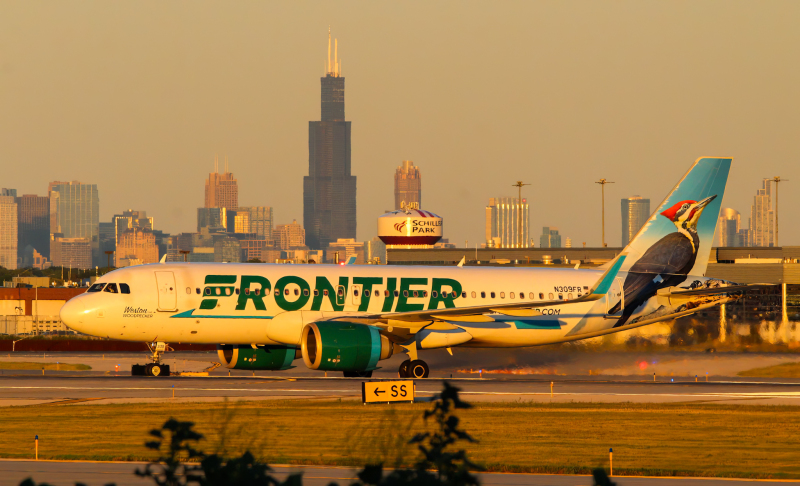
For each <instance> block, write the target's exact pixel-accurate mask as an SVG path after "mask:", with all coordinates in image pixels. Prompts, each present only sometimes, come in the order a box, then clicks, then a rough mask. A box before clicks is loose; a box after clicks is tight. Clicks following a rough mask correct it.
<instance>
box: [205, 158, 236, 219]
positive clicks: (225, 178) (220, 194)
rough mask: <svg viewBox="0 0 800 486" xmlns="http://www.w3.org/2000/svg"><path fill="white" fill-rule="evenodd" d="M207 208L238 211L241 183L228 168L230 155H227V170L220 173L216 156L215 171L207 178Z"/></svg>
mask: <svg viewBox="0 0 800 486" xmlns="http://www.w3.org/2000/svg"><path fill="white" fill-rule="evenodd" d="M205 207H207V208H225V209H227V210H228V211H236V209H238V208H239V183H238V182H237V180H236V179H235V178H234V177H233V173H232V172H230V171H229V170H228V157H227V156H225V172H223V173H222V174H220V173H219V159H218V158H217V156H216V155H215V156H214V172H212V173H210V174H208V179H207V180H206V200H205Z"/></svg>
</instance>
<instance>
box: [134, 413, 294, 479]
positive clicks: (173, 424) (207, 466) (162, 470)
mask: <svg viewBox="0 0 800 486" xmlns="http://www.w3.org/2000/svg"><path fill="white" fill-rule="evenodd" d="M193 427H194V424H193V423H192V422H179V421H177V420H175V419H172V418H171V419H169V420H167V421H166V422H165V423H164V425H163V426H162V427H161V429H153V430H152V431H150V435H152V436H153V437H154V438H155V439H156V440H153V441H150V442H147V443H145V446H146V447H147V448H148V449H150V450H153V451H156V452H159V453H160V454H161V455H160V457H159V458H158V459H156V460H155V461H153V462H151V463H150V464H148V465H147V466H146V467H145V468H144V469H137V470H136V475H137V476H139V477H145V478H151V479H153V481H154V482H155V484H156V485H157V486H188V485H198V486H222V485H228V486H246V485H255V484H258V485H274V486H281V485H286V486H300V485H301V484H302V480H301V476H300V475H299V474H292V475H290V476H289V477H288V478H286V481H279V480H277V479H275V478H274V477H272V476H271V475H270V473H271V472H272V469H270V467H269V466H267V465H266V464H263V463H260V462H258V461H256V459H255V457H253V455H252V454H251V453H250V452H249V451H247V452H245V453H244V454H242V455H241V456H240V457H234V458H231V459H227V460H226V459H224V458H223V457H221V456H219V455H217V454H206V453H204V452H202V451H200V450H198V449H195V445H196V444H197V443H198V442H199V441H200V440H201V439H203V435H202V434H200V433H198V432H195V431H194V430H193ZM165 440H166V444H165ZM198 463H199V464H198Z"/></svg>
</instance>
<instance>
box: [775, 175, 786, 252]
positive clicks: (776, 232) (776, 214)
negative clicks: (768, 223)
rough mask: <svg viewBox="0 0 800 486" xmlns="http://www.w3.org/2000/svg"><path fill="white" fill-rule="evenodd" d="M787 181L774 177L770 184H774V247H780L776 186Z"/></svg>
mask: <svg viewBox="0 0 800 486" xmlns="http://www.w3.org/2000/svg"><path fill="white" fill-rule="evenodd" d="M788 181H789V179H781V176H775V177H773V178H772V182H774V183H775V246H781V245H780V244H779V243H778V242H779V241H780V240H779V239H778V184H779V183H781V182H788Z"/></svg>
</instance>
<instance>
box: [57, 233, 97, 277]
mask: <svg viewBox="0 0 800 486" xmlns="http://www.w3.org/2000/svg"><path fill="white" fill-rule="evenodd" d="M51 238H52V239H51V241H50V256H51V259H52V261H53V266H54V267H64V268H67V267H69V268H80V269H86V268H92V242H91V240H89V239H88V238H65V237H62V236H60V235H58V234H54V235H51ZM104 256H105V255H104Z"/></svg>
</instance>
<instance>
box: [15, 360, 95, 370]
mask: <svg viewBox="0 0 800 486" xmlns="http://www.w3.org/2000/svg"><path fill="white" fill-rule="evenodd" d="M41 369H45V370H56V371H85V370H90V369H92V367H91V366H89V365H85V364H72V363H36V362H33V361H0V370H41Z"/></svg>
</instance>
